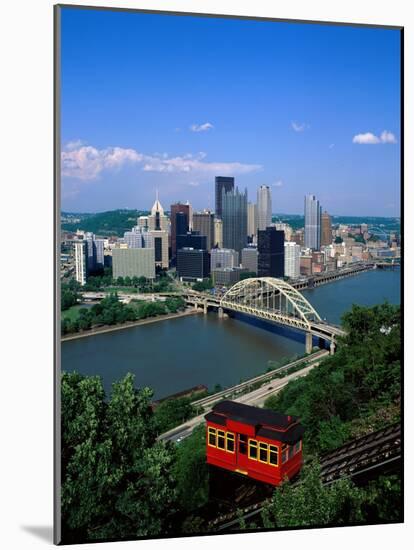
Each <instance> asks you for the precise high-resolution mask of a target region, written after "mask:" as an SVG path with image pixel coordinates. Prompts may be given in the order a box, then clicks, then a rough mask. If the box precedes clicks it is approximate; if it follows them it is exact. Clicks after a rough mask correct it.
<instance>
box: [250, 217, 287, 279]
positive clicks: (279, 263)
mask: <svg viewBox="0 0 414 550" xmlns="http://www.w3.org/2000/svg"><path fill="white" fill-rule="evenodd" d="M257 250H258V259H257V274H258V276H259V277H283V276H284V273H285V233H284V231H278V230H277V229H276V228H275V227H273V226H272V227H267V228H266V229H265V230H264V231H261V230H260V229H259V231H258V232H257Z"/></svg>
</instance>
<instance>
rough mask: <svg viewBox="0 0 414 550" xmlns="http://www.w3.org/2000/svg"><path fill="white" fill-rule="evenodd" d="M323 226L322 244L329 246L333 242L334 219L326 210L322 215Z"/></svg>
mask: <svg viewBox="0 0 414 550" xmlns="http://www.w3.org/2000/svg"><path fill="white" fill-rule="evenodd" d="M321 227H322V229H321V245H322V246H328V245H330V244H332V221H331V216H330V215H329V214H328V212H326V211H325V212H323V214H322V216H321Z"/></svg>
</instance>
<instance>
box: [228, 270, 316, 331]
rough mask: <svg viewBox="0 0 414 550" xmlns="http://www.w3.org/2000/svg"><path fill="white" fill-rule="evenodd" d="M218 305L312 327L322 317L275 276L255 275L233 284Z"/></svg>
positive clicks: (296, 292) (301, 296) (304, 326)
mask: <svg viewBox="0 0 414 550" xmlns="http://www.w3.org/2000/svg"><path fill="white" fill-rule="evenodd" d="M220 307H222V308H228V309H232V310H236V311H240V312H242V313H248V314H251V315H256V316H257V315H258V314H259V316H260V317H262V318H269V319H271V320H276V321H277V317H280V321H282V322H283V324H289V325H292V326H296V327H298V328H301V329H304V330H309V331H311V330H312V323H314V322H318V321H321V318H320V316H319V314H318V312H317V311H316V310H315V308H314V307H313V306H312V305H311V304H310V303H309V302H308V300H306V298H305V297H304V296H303V295H302V294H301V293H300V292H299V291H298V290H296V289H295V288H294V287H293V286H292V285H290V284H289V283H287V282H286V281H284V280H283V279H276V278H274V277H254V278H250V279H244V280H243V281H239V282H238V283H236V284H235V285H233V286H232V287H231V288H230V289H229V290H228V291H227V292H226V293H225V294H224V296H223V297H222V298H221V300H220Z"/></svg>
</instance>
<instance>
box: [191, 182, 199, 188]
mask: <svg viewBox="0 0 414 550" xmlns="http://www.w3.org/2000/svg"><path fill="white" fill-rule="evenodd" d="M188 185H191V187H198V186H199V185H200V184H199V183H198V181H189V182H188Z"/></svg>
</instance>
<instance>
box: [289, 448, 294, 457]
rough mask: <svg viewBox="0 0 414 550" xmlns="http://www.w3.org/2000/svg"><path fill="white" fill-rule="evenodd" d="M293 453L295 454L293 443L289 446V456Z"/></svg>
mask: <svg viewBox="0 0 414 550" xmlns="http://www.w3.org/2000/svg"><path fill="white" fill-rule="evenodd" d="M293 454H294V449H293V445H290V446H289V458H292V456H293Z"/></svg>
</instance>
